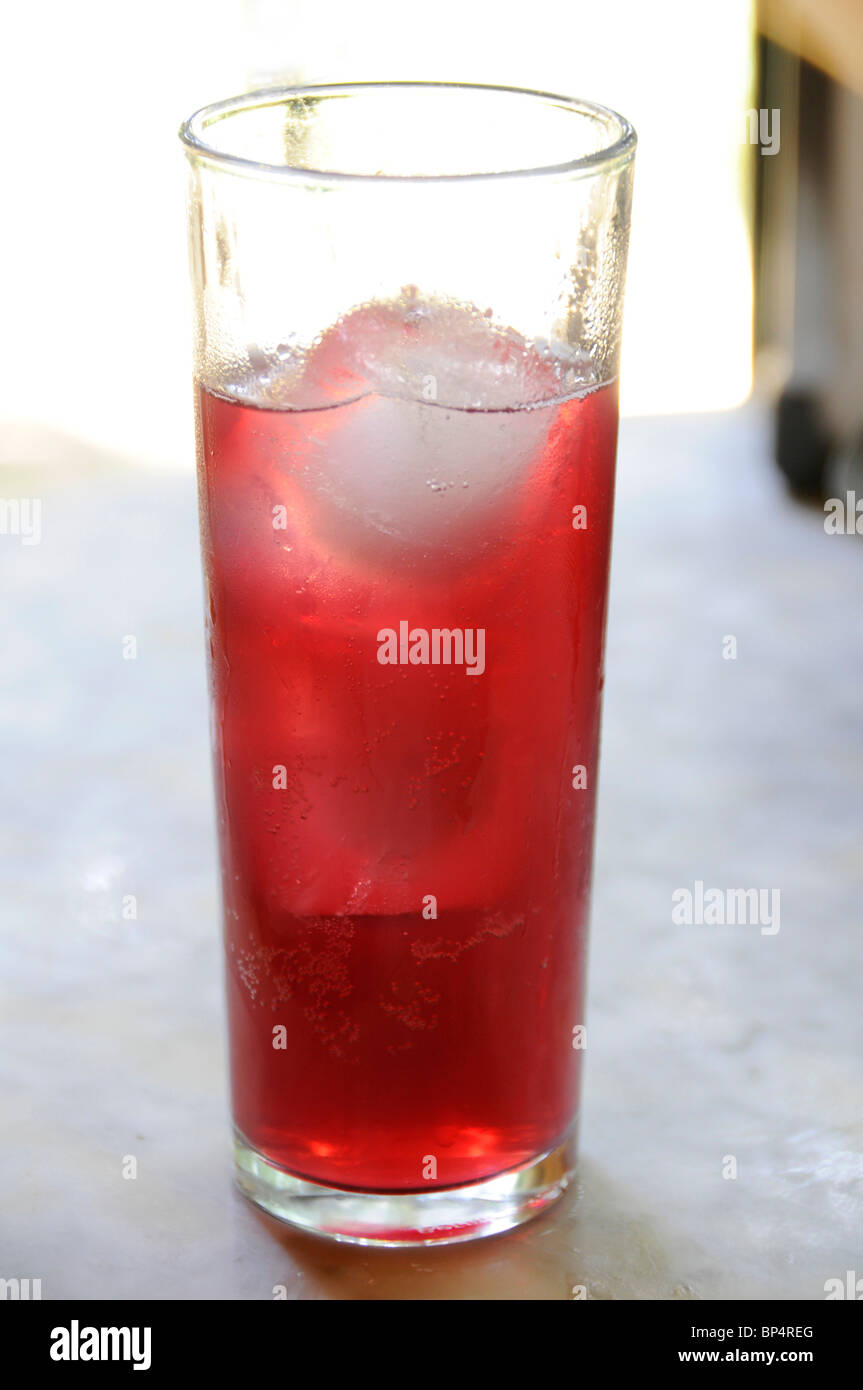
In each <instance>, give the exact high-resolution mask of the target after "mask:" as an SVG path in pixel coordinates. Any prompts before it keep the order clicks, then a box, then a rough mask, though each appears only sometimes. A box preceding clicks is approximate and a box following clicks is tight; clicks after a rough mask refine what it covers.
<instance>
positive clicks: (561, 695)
mask: <svg viewBox="0 0 863 1390" xmlns="http://www.w3.org/2000/svg"><path fill="white" fill-rule="evenodd" d="M181 134H182V139H183V142H184V145H185V153H186V157H187V160H188V172H189V231H190V242H191V260H192V276H193V283H194V294H195V308H196V349H195V378H196V390H197V420H198V467H199V478H200V508H201V533H202V546H203V559H204V570H205V574H206V584H207V598H208V634H209V651H210V679H211V686H212V701H213V730H214V743H215V767H216V794H217V804H218V819H219V829H220V839H221V857H222V870H223V897H224V917H225V947H226V958H227V994H228V1011H229V1022H230V1047H231V1071H232V1082H233V1110H234V1122H235V1126H236V1166H237V1175H238V1181H239V1185H240V1187H241V1188H242V1190H243V1191H244V1192H245V1193H246V1194H247V1195H248V1196H249V1197H251V1199H252V1200H253V1201H255V1202H257V1203H258V1204H259V1205H260V1206H261V1207H263V1208H265V1209H266V1210H267V1211H269V1212H271V1213H272V1214H274V1215H276V1216H278V1217H281V1218H282V1219H284V1220H286V1221H289V1222H291V1223H293V1224H295V1225H298V1226H302V1227H304V1228H306V1229H310V1230H313V1231H316V1232H319V1233H324V1234H328V1235H331V1236H335V1237H337V1238H339V1239H342V1240H353V1241H357V1242H362V1243H369V1244H382V1245H402V1244H405V1245H410V1244H415V1243H438V1242H447V1241H456V1240H466V1239H469V1238H471V1237H475V1236H479V1235H488V1234H492V1233H494V1232H496V1231H501V1230H505V1229H506V1228H508V1227H510V1226H514V1225H516V1224H518V1223H519V1222H521V1221H524V1220H525V1219H527V1218H528V1217H529V1216H532V1215H534V1214H535V1213H537V1212H539V1211H541V1210H542V1209H543V1208H544V1207H545V1206H547V1205H548V1203H549V1202H551V1201H552V1200H553V1199H554V1198H555V1197H556V1196H558V1195H559V1194H560V1192H561V1191H562V1190H563V1188H564V1187H565V1185H566V1183H567V1181H568V1179H569V1178H570V1176H571V1173H572V1169H573V1163H574V1135H575V1123H576V1116H577V1111H578V1097H579V1076H580V1058H581V1055H582V1043H583V1024H584V1014H583V1009H584V973H585V938H586V932H587V913H588V897H589V886H590V876H591V859H592V840H593V820H594V798H595V793H596V780H597V749H598V734H599V716H600V692H601V689H602V662H603V636H604V626H605V607H606V589H607V576H608V558H609V542H610V532H611V514H612V496H613V477H614V456H615V444H616V433H617V370H618V348H619V338H620V318H621V304H622V291H623V278H624V268H625V261H626V248H627V237H628V231H629V213H630V196H631V180H632V162H633V155H634V151H635V135H634V132H633V130H632V129H631V127H630V126H629V124H628V123H627V122H626V121H625V120H623V119H622V118H621V117H620V116H618V115H615V113H614V112H612V111H609V110H607V109H605V108H604V107H600V106H595V105H592V104H590V103H588V102H584V101H575V100H571V99H569V98H564V97H558V96H549V95H546V94H542V93H538V92H526V91H516V90H512V89H508V88H494V87H470V86H455V85H446V84H423V83H386V84H360V85H348V86H328V87H308V88H304V89H291V90H272V91H266V92H254V93H251V94H247V95H245V96H241V97H238V98H236V99H235V100H231V101H225V102H221V103H219V104H218V105H215V106H211V107H208V108H206V109H204V110H202V111H199V112H197V114H196V115H194V116H192V118H191V119H190V120H189V121H188V122H187V123H186V124H185V126H184V127H183V129H182V132H181Z"/></svg>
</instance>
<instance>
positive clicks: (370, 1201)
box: [234, 1132, 575, 1247]
mask: <svg viewBox="0 0 863 1390" xmlns="http://www.w3.org/2000/svg"><path fill="white" fill-rule="evenodd" d="M234 1160H235V1164H236V1179H237V1184H238V1186H239V1188H240V1191H241V1192H243V1193H244V1194H245V1196H246V1197H248V1198H249V1199H250V1200H251V1201H252V1202H254V1203H255V1204H256V1206H259V1207H262V1208H263V1210H264V1211H266V1212H268V1213H269V1214H270V1216H275V1217H277V1218H278V1219H279V1221H285V1222H287V1223H288V1225H289V1226H296V1227H298V1228H299V1229H300V1230H303V1231H308V1232H309V1233H310V1234H312V1235H318V1236H328V1237H329V1238H330V1239H331V1240H339V1241H346V1242H348V1243H349V1244H352V1245H378V1246H390V1247H395V1246H412V1245H454V1244H455V1243H456V1242H458V1241H462V1240H478V1239H479V1238H481V1237H482V1236H494V1235H498V1234H500V1232H501V1231H509V1230H511V1229H512V1228H513V1227H514V1226H520V1225H521V1223H522V1222H523V1221H530V1220H531V1218H532V1217H534V1216H539V1214H540V1212H543V1211H545V1210H546V1208H547V1207H549V1206H550V1205H551V1203H552V1202H554V1201H556V1200H557V1198H558V1197H559V1196H560V1195H561V1193H562V1192H563V1191H564V1189H565V1188H566V1187H567V1185H568V1183H569V1182H570V1180H571V1178H572V1176H573V1172H574V1169H575V1136H574V1135H571V1136H570V1137H569V1138H568V1139H567V1140H565V1141H564V1143H562V1144H560V1145H558V1147H557V1148H555V1149H549V1151H548V1152H547V1153H544V1154H540V1155H539V1156H538V1157H537V1158H532V1159H530V1160H529V1162H528V1163H525V1164H523V1165H522V1166H521V1167H520V1168H510V1169H509V1170H508V1171H507V1172H505V1173H499V1174H497V1175H496V1176H495V1177H493V1178H485V1179H483V1181H482V1182H472V1183H468V1184H466V1185H465V1186H464V1187H449V1188H444V1189H437V1190H432V1191H429V1192H391V1193H386V1192H358V1191H354V1190H352V1189H350V1188H344V1187H325V1186H323V1184H321V1183H316V1182H309V1181H307V1180H306V1179H305V1178H298V1177H294V1175H293V1174H292V1173H289V1172H287V1171H286V1170H285V1169H284V1168H278V1167H276V1165H275V1164H274V1163H270V1161H269V1160H268V1159H266V1158H264V1157H263V1155H262V1154H259V1153H258V1152H257V1150H256V1149H253V1148H252V1147H251V1146H250V1145H249V1144H248V1143H247V1142H246V1140H245V1139H244V1138H243V1136H242V1135H241V1134H240V1133H239V1132H235V1139H234Z"/></svg>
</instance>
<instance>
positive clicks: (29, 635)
mask: <svg viewBox="0 0 863 1390" xmlns="http://www.w3.org/2000/svg"><path fill="white" fill-rule="evenodd" d="M29 453H30V454H31V457H30V459H29V460H28V461H27V463H26V465H25V464H24V463H23V462H20V461H19V457H18V454H17V452H16V449H15V447H14V440H13V441H12V442H11V443H10V441H9V440H6V441H5V444H3V452H2V455H0V459H2V462H3V464H4V465H5V466H4V468H3V472H2V478H0V490H2V495H3V496H4V497H6V498H9V497H39V498H40V499H41V500H42V503H43V536H42V540H41V543H40V544H38V545H29V546H28V545H23V544H22V543H21V540H20V538H19V537H15V536H10V535H2V536H0V565H2V576H3V578H2V584H3V588H2V593H3V598H2V608H3V610H4V618H5V622H4V626H5V637H4V643H3V662H2V687H0V689H1V690H2V694H0V715H2V764H3V771H4V781H5V788H6V794H5V797H4V805H3V820H4V836H3V845H2V866H0V873H2V883H0V902H2V919H3V920H2V936H0V953H2V966H0V990H2V1012H0V1112H2V1116H3V1127H4V1143H3V1145H2V1148H0V1194H2V1195H0V1276H2V1277H5V1278H10V1277H18V1278H25V1277H29V1278H40V1279H41V1280H42V1293H43V1297H44V1298H64V1297H85V1298H97V1297H115V1298H121V1299H134V1298H170V1299H182V1298H217V1299H270V1298H272V1297H273V1289H274V1287H276V1286H279V1285H283V1286H284V1287H285V1288H286V1290H287V1295H288V1297H289V1298H297V1299H431V1300H437V1299H507V1300H513V1299H514V1300H519V1299H543V1300H545V1299H571V1298H572V1297H573V1290H576V1291H578V1288H579V1286H583V1287H584V1289H585V1290H586V1292H587V1296H588V1297H590V1298H594V1299H632V1298H637V1299H657V1300H659V1299H663V1300H664V1299H703V1298H720V1299H738V1298H742V1299H761V1298H769V1297H778V1298H804V1299H822V1298H823V1297H824V1285H825V1281H826V1280H828V1279H831V1278H837V1277H838V1278H842V1279H844V1278H845V1274H846V1271H847V1270H859V1271H860V1273H861V1275H863V1241H861V1236H863V1105H861V1100H863V1082H861V1060H860V1059H861V1050H862V1049H861V1043H863V1009H861V1003H860V1000H861V985H860V979H861V974H860V959H861V946H860V936H861V933H860V915H861V909H860V904H861V901H863V845H861V833H860V832H861V784H863V700H861V690H863V634H861V626H860V618H859V611H860V610H859V593H860V586H861V576H863V543H861V541H860V540H859V538H857V537H854V536H848V535H828V534H826V533H825V529H824V524H823V523H824V518H823V514H822V512H821V511H820V509H817V508H814V509H813V508H807V507H805V506H801V505H800V504H797V503H794V502H792V501H791V500H790V499H789V498H788V497H787V496H786V495H785V493H784V490H783V488H782V485H781V482H780V480H779V479H778V477H777V475H776V473H775V470H774V468H773V465H772V463H771V460H770V457H769V447H768V432H767V421H766V417H765V416H764V414H763V413H762V412H761V411H760V410H759V409H758V408H757V407H756V406H754V405H749V406H747V407H745V408H744V409H742V410H740V411H738V412H734V413H728V414H724V415H715V416H680V417H675V418H669V419H653V420H646V419H645V420H631V421H627V422H625V423H624V425H623V430H622V439H621V451H620V481H619V490H618V511H617V522H616V535H615V552H614V564H613V577H612V602H611V616H610V631H609V646H608V662H607V684H606V711H605V723H604V739H603V763H602V774H601V796H600V815H599V828H598V843H597V862H596V880H595V890H594V906H593V928H592V951H591V963H590V982H589V1000H590V1006H589V1012H588V1029H589V1032H588V1041H589V1047H588V1053H587V1076H586V1089H585V1098H584V1106H583V1118H582V1130H581V1163H580V1169H579V1176H578V1181H577V1184H576V1185H575V1186H574V1188H573V1189H572V1190H571V1191H570V1192H569V1193H568V1194H567V1195H566V1196H565V1198H564V1199H563V1201H562V1202H561V1203H560V1204H559V1205H558V1206H557V1208H556V1209H554V1210H553V1211H552V1212H550V1213H548V1214H547V1215H545V1216H544V1217H543V1218H541V1219H540V1220H539V1221H538V1222H536V1223H535V1224H534V1225H532V1226H529V1227H525V1228H522V1229H521V1230H520V1231H518V1232H515V1233H512V1234H510V1235H506V1236H501V1237H497V1238H494V1239H491V1240H487V1241H485V1242H480V1243H478V1244H476V1245H473V1246H461V1247H450V1248H449V1249H438V1250H428V1249H423V1250H420V1251H418V1252H416V1253H412V1252H403V1251H395V1252H386V1251H370V1250H365V1249H357V1248H348V1247H342V1246H336V1245H333V1244H330V1243H327V1242H321V1241H317V1240H315V1239H313V1238H309V1237H305V1236H299V1235H296V1234H293V1233H292V1232H291V1231H289V1230H288V1229H287V1228H285V1227H282V1226H280V1225H279V1224H278V1223H276V1222H275V1221H272V1220H271V1219H269V1218H268V1217H265V1216H264V1215H262V1214H261V1213H259V1212H257V1211H256V1210H254V1209H253V1208H252V1207H251V1206H249V1205H247V1204H246V1202H245V1201H244V1200H243V1199H242V1198H241V1197H240V1196H239V1195H238V1194H237V1193H236V1191H235V1190H234V1189H233V1187H232V1183H231V1171H230V1158H229V1143H228V1121H227V1106H226V1086H225V1056H224V1052H225V1047H224V1026H223V1018H222V993H221V960H220V944H219V933H218V905H217V884H216V861H215V850H214V835H213V815H212V800H211V789H210V769H209V761H208V751H207V715H206V687H205V677H204V660H203V635H202V620H201V611H202V601H201V584H200V578H199V570H198V555H197V535H196V515H195V492H194V480H193V477H192V476H191V472H189V474H182V475H181V474H179V473H177V472H169V471H159V470H155V469H145V468H142V467H137V466H135V465H134V464H132V463H131V462H129V461H124V460H120V459H114V458H111V457H107V456H99V455H98V454H96V453H94V452H93V451H92V450H89V449H87V448H86V447H85V446H83V445H82V444H80V443H77V442H75V441H72V440H66V439H63V438H60V437H56V438H50V437H46V438H44V439H42V440H41V441H40V442H39V444H38V447H31V448H30V450H29ZM34 454H35V459H34V458H33V457H32V455H34ZM40 460H41V461H40ZM129 636H134V637H135V639H136V642H137V656H136V658H135V659H134V660H126V659H124V658H123V641H124V638H126V637H129ZM729 636H733V637H735V638H736V641H737V656H736V659H727V657H726V656H725V655H723V643H724V642H725V639H727V638H728V637H729ZM727 649H728V648H727V643H726V646H725V650H726V651H727ZM697 880H701V881H703V882H704V884H705V885H706V886H707V887H713V886H718V887H722V888H731V887H738V888H751V887H759V888H762V887H763V888H769V889H772V888H778V889H779V890H780V892H781V917H780V929H779V931H778V932H775V933H773V934H769V933H765V932H762V930H761V929H760V927H759V926H757V925H739V926H715V925H713V926H711V925H678V924H676V923H675V922H674V921H673V920H672V894H673V893H674V892H675V890H677V889H679V888H686V887H689V888H692V887H693V885H694V883H695V882H696V881H697ZM128 895H133V896H134V898H135V900H136V904H137V917H136V919H135V920H124V917H123V903H124V900H125V899H127V897H128ZM127 1155H131V1156H134V1157H135V1158H136V1160H137V1178H136V1179H135V1180H134V1181H130V1180H126V1179H124V1177H123V1161H124V1156H127ZM730 1159H734V1160H735V1161H736V1177H731V1176H727V1174H729V1173H730V1172H731V1171H732V1170H733V1166H734V1165H732V1164H730V1163H729V1160H730ZM724 1174H725V1175H724Z"/></svg>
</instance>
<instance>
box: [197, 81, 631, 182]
mask: <svg viewBox="0 0 863 1390" xmlns="http://www.w3.org/2000/svg"><path fill="white" fill-rule="evenodd" d="M390 90H401V91H434V90H437V91H442V92H444V91H450V92H496V93H504V94H506V95H508V96H517V97H529V98H531V100H533V101H540V102H544V103H546V104H551V105H552V106H556V107H559V108H562V109H563V110H566V111H569V112H570V113H571V114H573V115H577V116H582V117H590V118H593V119H594V120H595V121H597V122H598V123H602V124H604V125H605V126H606V127H607V128H608V127H610V129H611V132H612V133H613V138H612V139H610V141H609V143H608V144H607V145H605V146H603V147H602V148H601V149H598V150H594V151H592V152H591V153H590V154H585V155H579V156H578V157H577V158H575V159H571V160H567V161H564V162H563V163H557V164H539V165H535V166H532V167H530V168H526V169H496V170H493V171H484V172H475V173H466V174H379V173H374V174H370V173H351V172H348V171H346V170H338V169H310V168H305V167H303V166H302V165H295V164H270V163H267V162H266V161H262V160H256V159H249V158H247V157H246V156H245V155H238V154H232V153H229V152H228V151H227V150H224V149H219V147H218V145H216V144H211V143H209V142H208V140H207V139H206V134H207V131H208V130H209V127H210V126H212V125H216V124H218V122H219V121H221V120H224V119H225V117H227V116H232V115H236V114H237V113H239V112H242V111H245V110H256V109H259V108H261V107H265V106H278V105H280V104H283V103H285V102H287V101H290V100H292V99H294V98H296V97H304V96H321V95H326V94H329V95H342V96H347V95H351V94H355V93H359V92H364V91H365V92H369V91H377V92H381V91H390ZM178 134H179V137H180V140H181V142H182V144H183V145H184V147H185V153H186V155H187V157H188V158H190V159H195V160H197V161H199V162H202V163H206V164H209V165H213V166H216V167H218V168H224V169H225V170H226V171H229V172H234V173H245V174H254V175H256V176H257V177H259V178H267V179H276V180H287V181H296V180H299V181H303V182H309V181H314V182H318V183H332V184H381V185H384V186H390V187H391V186H393V185H400V184H414V185H422V184H430V185H431V184H434V185H437V184H471V183H480V182H483V183H484V182H490V181H499V180H502V179H526V178H543V177H545V178H548V177H556V176H562V175H566V176H568V177H570V178H573V177H575V178H577V177H580V176H581V175H588V174H596V173H599V172H605V171H608V170H612V169H614V168H616V167H619V166H620V165H622V164H625V163H627V162H628V161H629V160H631V159H632V157H633V155H634V153H635V147H636V143H637V136H636V133H635V130H634V128H633V126H632V125H631V124H630V122H629V121H628V120H627V119H626V117H625V116H621V115H620V113H619V112H617V111H614V110H613V109H612V108H611V107H610V106H603V105H601V104H600V103H599V102H595V101H587V100H584V99H582V98H580V97H569V96H562V95H560V94H558V93H555V92H543V91H538V90H535V89H534V88H531V87H507V86H498V85H495V84H490V83H479V82H334V83H323V84H303V85H300V86H276V87H261V88H257V89H255V90H254V91H250V92H243V93H241V94H240V95H238V96H233V97H227V98H225V99H224V100H223V101H216V102H211V103H210V104H208V105H207V106H201V107H199V108H198V110H197V111H194V112H193V113H192V115H191V116H189V118H188V120H186V121H184V122H183V124H182V125H181V126H180V129H179V132H178Z"/></svg>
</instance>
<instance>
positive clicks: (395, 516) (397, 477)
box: [284, 292, 572, 552]
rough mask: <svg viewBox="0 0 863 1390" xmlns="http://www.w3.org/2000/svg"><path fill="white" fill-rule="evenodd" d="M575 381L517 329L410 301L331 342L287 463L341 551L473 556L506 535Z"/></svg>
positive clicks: (369, 309) (377, 308) (313, 374)
mask: <svg viewBox="0 0 863 1390" xmlns="http://www.w3.org/2000/svg"><path fill="white" fill-rule="evenodd" d="M571 368H572V363H569V364H568V366H567V370H571ZM562 384H563V376H562V372H561V369H560V359H558V358H555V357H554V356H553V355H551V354H543V353H542V352H540V351H539V350H538V349H537V348H535V347H533V346H531V345H530V344H528V343H527V342H526V341H525V340H524V339H523V338H522V337H521V336H520V335H519V334H517V333H515V332H514V331H513V330H512V329H506V330H504V329H500V328H498V327H496V326H494V325H493V324H492V323H490V322H489V321H488V319H487V318H486V317H485V316H484V315H483V314H481V313H480V312H479V311H478V310H477V309H475V308H471V307H465V306H464V305H460V304H453V303H444V302H434V301H427V300H422V299H420V298H419V296H418V295H416V294H415V293H413V294H412V293H408V292H406V293H405V294H404V295H403V296H402V299H401V300H400V301H398V302H396V303H385V304H384V303H374V304H367V305H363V306H362V307H361V308H359V309H356V310H354V311H353V312H352V313H350V314H348V315H346V316H345V317H344V318H343V319H341V320H340V321H339V322H338V323H337V324H335V325H334V326H333V327H332V328H331V329H329V330H328V331H327V333H325V334H324V336H323V338H322V339H321V341H320V343H319V344H318V346H317V347H316V348H315V349H314V351H313V352H312V353H311V354H310V356H309V358H308V360H307V363H306V369H305V373H304V375H303V380H302V384H301V387H300V389H299V391H298V392H297V395H296V397H295V401H296V406H297V407H298V408H301V409H310V408H312V407H317V408H318V409H317V411H316V412H315V414H310V415H309V416H308V422H307V437H306V442H305V445H304V447H303V448H302V449H301V450H300V451H299V453H295V454H293V455H292V457H291V458H288V459H285V461H284V466H285V467H286V468H288V469H290V470H291V472H292V473H294V474H295V475H297V476H298V478H299V480H301V485H302V486H303V487H304V489H307V490H308V493H309V494H310V496H311V497H312V498H314V499H315V500H316V502H317V504H318V511H319V516H318V518H317V521H318V524H319V525H320V526H321V527H322V528H323V530H324V531H325V532H326V533H327V535H328V538H329V539H330V540H333V539H337V541H338V544H339V547H340V548H342V547H343V546H347V547H348V549H353V550H357V551H366V552H367V551H368V550H369V548H370V547H374V545H375V544H377V545H378V548H379V551H380V547H381V545H383V547H384V549H386V541H387V540H389V541H390V542H395V543H396V546H397V547H404V546H407V547H409V548H413V549H429V548H432V549H439V548H440V547H442V546H443V547H446V546H448V545H453V544H454V545H457V546H461V545H463V543H464V541H465V539H466V538H468V537H471V536H473V537H476V536H478V535H481V534H482V529H483V528H488V529H490V528H495V529H497V528H499V527H500V526H501V525H502V524H505V523H504V519H503V516H502V514H503V513H504V512H505V511H506V509H507V507H508V506H512V505H514V503H515V501H516V496H517V492H518V489H519V488H520V487H521V486H523V485H524V483H525V482H526V481H527V479H528V478H529V477H530V474H531V467H532V465H533V464H534V463H535V462H536V461H537V460H538V459H539V457H540V454H541V450H542V446H543V444H544V442H545V439H546V436H547V434H548V431H549V428H550V426H551V423H552V420H553V418H554V414H555V404H554V403H556V402H557V401H559V399H560V396H561V394H562V390H561V388H562ZM544 403H545V404H544ZM323 406H329V407H331V408H330V409H321V407H323ZM334 406H337V407H338V408H337V409H332V407H334ZM318 412H319V413H318ZM316 416H317V418H316Z"/></svg>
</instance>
